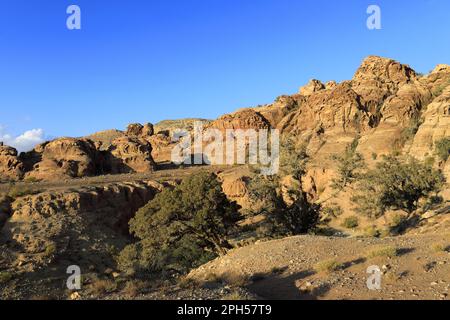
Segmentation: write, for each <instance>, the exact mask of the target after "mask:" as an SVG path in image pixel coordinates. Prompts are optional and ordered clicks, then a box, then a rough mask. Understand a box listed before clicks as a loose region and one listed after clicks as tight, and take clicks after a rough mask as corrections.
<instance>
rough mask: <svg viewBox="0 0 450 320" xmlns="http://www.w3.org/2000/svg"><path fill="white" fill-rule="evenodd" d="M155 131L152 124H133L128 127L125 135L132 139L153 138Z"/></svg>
mask: <svg viewBox="0 0 450 320" xmlns="http://www.w3.org/2000/svg"><path fill="white" fill-rule="evenodd" d="M154 132H155V130H154V129H153V125H152V124H151V123H147V124H145V125H142V124H140V123H132V124H130V125H128V127H127V130H126V131H125V134H126V135H127V136H130V137H142V138H146V137H151V136H152V135H153V134H154Z"/></svg>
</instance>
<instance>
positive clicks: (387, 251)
mask: <svg viewBox="0 0 450 320" xmlns="http://www.w3.org/2000/svg"><path fill="white" fill-rule="evenodd" d="M397 255H398V249H397V248H395V247H392V246H386V247H378V248H374V249H372V250H370V251H369V252H368V253H367V255H366V256H367V258H369V259H371V258H375V257H387V258H393V257H396V256H397Z"/></svg>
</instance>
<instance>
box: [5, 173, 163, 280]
mask: <svg viewBox="0 0 450 320" xmlns="http://www.w3.org/2000/svg"><path fill="white" fill-rule="evenodd" d="M166 187H168V186H167V185H163V184H160V183H157V182H154V181H141V182H132V183H131V182H130V183H126V182H124V183H119V184H109V185H104V186H98V187H88V188H82V189H79V190H70V191H67V190H66V191H53V192H44V193H40V194H35V195H29V196H24V197H20V198H18V199H16V200H15V201H14V202H13V203H12V204H11V212H12V216H11V218H10V219H9V220H8V221H7V222H6V224H5V225H4V228H3V231H2V233H1V234H0V244H2V245H3V247H2V250H6V251H5V253H7V255H5V256H7V257H8V259H7V260H8V261H4V263H5V264H6V265H12V266H13V267H14V268H15V270H16V272H19V273H20V272H39V271H42V272H45V268H44V267H46V266H47V265H48V264H49V263H52V262H55V260H56V259H58V258H59V259H61V258H63V257H65V258H69V259H75V260H76V261H77V265H79V266H80V267H82V268H84V269H86V270H87V269H88V267H90V266H91V265H92V266H93V267H95V268H96V269H97V270H101V269H102V268H106V267H108V266H109V267H112V266H113V265H114V260H113V259H114V256H113V255H112V254H113V253H112V252H111V249H110V247H115V248H117V249H120V248H121V247H123V246H124V245H125V244H126V243H127V238H128V221H129V220H130V219H131V218H132V217H133V216H134V214H135V212H136V211H137V210H138V209H139V208H140V207H142V206H144V205H145V204H146V203H147V202H148V201H150V200H151V199H152V198H153V197H154V196H155V195H156V194H157V193H158V192H159V191H161V190H162V189H163V188H166ZM5 244H6V245H5ZM17 248H21V249H20V250H17ZM108 252H111V253H110V254H109V255H108V254H105V253H108ZM0 259H1V258H0ZM60 267H61V270H59V271H58V272H61V273H62V274H64V272H65V269H66V268H67V265H65V264H64V263H62V265H60Z"/></svg>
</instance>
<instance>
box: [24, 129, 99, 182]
mask: <svg viewBox="0 0 450 320" xmlns="http://www.w3.org/2000/svg"><path fill="white" fill-rule="evenodd" d="M34 153H36V154H38V155H39V157H40V161H39V162H37V163H35V164H34V166H33V169H32V171H30V172H28V173H26V177H27V178H35V179H40V180H52V179H61V178H79V177H86V176H94V175H96V174H97V173H98V168H99V161H100V160H101V159H100V155H99V153H98V151H97V148H96V146H95V144H94V142H92V141H91V140H88V139H75V138H60V139H56V140H53V141H50V142H46V143H44V144H41V145H39V146H37V147H36V148H35V150H34Z"/></svg>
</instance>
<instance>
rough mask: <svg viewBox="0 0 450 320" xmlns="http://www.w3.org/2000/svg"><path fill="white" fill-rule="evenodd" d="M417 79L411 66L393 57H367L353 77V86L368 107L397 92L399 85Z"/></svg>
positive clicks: (374, 105)
mask: <svg viewBox="0 0 450 320" xmlns="http://www.w3.org/2000/svg"><path fill="white" fill-rule="evenodd" d="M414 80H417V75H416V73H415V71H414V70H412V69H411V68H410V67H409V66H407V65H404V64H401V63H399V62H397V61H394V60H392V59H386V58H381V57H376V56H370V57H367V58H366V59H365V60H364V61H363V63H362V64H361V66H360V67H359V69H358V70H357V71H356V73H355V75H354V77H353V79H352V87H353V89H354V90H355V92H356V93H357V94H358V95H360V96H361V97H362V98H363V99H364V101H365V103H366V105H367V106H368V107H376V106H377V105H379V104H380V103H382V102H383V101H384V99H386V98H387V97H388V96H390V95H392V94H395V93H396V92H397V90H398V88H399V86H401V85H403V84H406V83H409V82H412V81H414Z"/></svg>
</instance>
